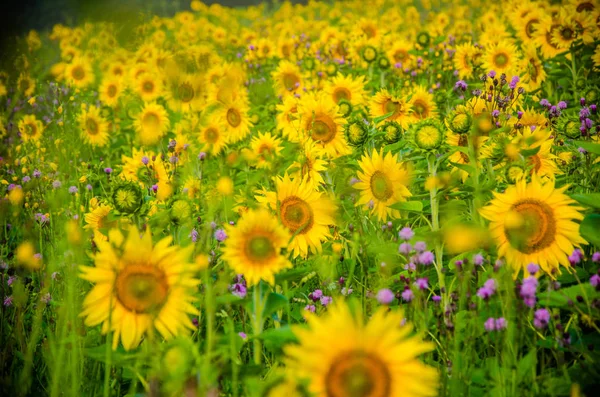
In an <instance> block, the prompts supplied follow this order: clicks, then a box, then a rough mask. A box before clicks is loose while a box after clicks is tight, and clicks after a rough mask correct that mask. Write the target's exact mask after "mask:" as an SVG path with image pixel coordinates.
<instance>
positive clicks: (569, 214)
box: [480, 176, 585, 277]
mask: <svg viewBox="0 0 600 397" xmlns="http://www.w3.org/2000/svg"><path fill="white" fill-rule="evenodd" d="M566 189H567V186H564V187H562V188H559V189H555V188H554V183H552V182H547V183H546V184H542V182H541V181H540V179H539V178H538V177H536V176H534V177H533V178H532V181H531V182H530V183H527V182H526V181H525V180H524V179H522V180H521V181H519V182H517V183H516V184H515V185H512V186H509V187H508V188H507V189H506V191H505V192H504V193H494V196H495V198H494V199H493V200H492V201H491V202H490V203H489V205H488V206H486V207H484V208H482V209H481V210H480V213H481V215H482V216H483V217H484V218H486V219H488V220H489V221H490V231H491V234H492V237H493V238H494V239H495V240H496V244H497V246H498V255H499V256H501V257H504V258H506V260H507V263H508V264H509V265H510V266H512V267H513V269H514V273H515V277H516V276H517V275H518V273H519V272H520V270H521V269H525V267H526V266H527V265H528V264H530V263H536V264H539V265H540V266H541V267H542V269H543V270H544V271H545V272H546V273H549V274H551V275H552V274H553V273H554V272H555V271H559V269H558V267H559V265H563V266H565V267H568V266H569V259H568V256H569V255H570V254H571V253H572V252H573V250H574V248H575V247H578V246H579V245H580V244H585V240H584V239H583V238H581V236H580V235H579V225H578V224H577V223H576V222H575V221H576V220H582V219H583V215H582V214H581V212H580V211H582V210H583V208H580V207H577V206H573V205H571V204H574V203H575V201H574V200H573V199H571V198H570V197H569V196H567V195H566V194H564V191H565V190H566ZM559 272H560V271H559Z"/></svg>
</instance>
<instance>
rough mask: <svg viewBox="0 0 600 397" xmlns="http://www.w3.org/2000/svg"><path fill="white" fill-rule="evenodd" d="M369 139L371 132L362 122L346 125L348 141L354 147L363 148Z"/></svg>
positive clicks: (356, 121) (352, 122)
mask: <svg viewBox="0 0 600 397" xmlns="http://www.w3.org/2000/svg"><path fill="white" fill-rule="evenodd" d="M368 137H369V130H368V129H367V126H366V125H365V123H363V122H362V121H358V120H355V121H351V122H350V123H348V125H346V139H348V143H349V144H350V145H352V146H361V145H363V144H364V143H365V142H366V141H367V138H368Z"/></svg>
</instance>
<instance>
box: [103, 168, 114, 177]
mask: <svg viewBox="0 0 600 397" xmlns="http://www.w3.org/2000/svg"><path fill="white" fill-rule="evenodd" d="M112 172H113V170H112V168H110V167H106V168H105V169H104V173H105V174H108V175H110V174H111V173H112Z"/></svg>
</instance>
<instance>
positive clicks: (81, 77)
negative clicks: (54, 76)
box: [65, 57, 94, 88]
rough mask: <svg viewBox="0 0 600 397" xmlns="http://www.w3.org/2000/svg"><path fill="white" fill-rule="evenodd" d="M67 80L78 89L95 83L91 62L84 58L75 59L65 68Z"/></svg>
mask: <svg viewBox="0 0 600 397" xmlns="http://www.w3.org/2000/svg"><path fill="white" fill-rule="evenodd" d="M65 80H66V81H67V82H68V83H71V84H73V85H74V86H75V87H77V88H85V87H87V86H89V85H90V84H92V83H93V82H94V71H93V70H92V64H91V63H90V61H88V60H87V59H85V58H83V57H78V58H74V59H73V60H72V61H71V63H69V64H68V65H67V67H66V68H65Z"/></svg>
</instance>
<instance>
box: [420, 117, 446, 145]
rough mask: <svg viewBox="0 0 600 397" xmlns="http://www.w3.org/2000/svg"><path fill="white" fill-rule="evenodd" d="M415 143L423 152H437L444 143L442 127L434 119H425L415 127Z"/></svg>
mask: <svg viewBox="0 0 600 397" xmlns="http://www.w3.org/2000/svg"><path fill="white" fill-rule="evenodd" d="M414 141H415V144H416V145H417V147H419V148H420V149H423V150H435V149H437V148H439V147H440V146H441V145H442V143H443V142H444V131H443V128H442V126H441V125H440V124H439V123H438V122H437V121H435V120H433V119H425V120H423V121H421V122H419V123H418V124H417V125H416V127H415V132H414Z"/></svg>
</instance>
